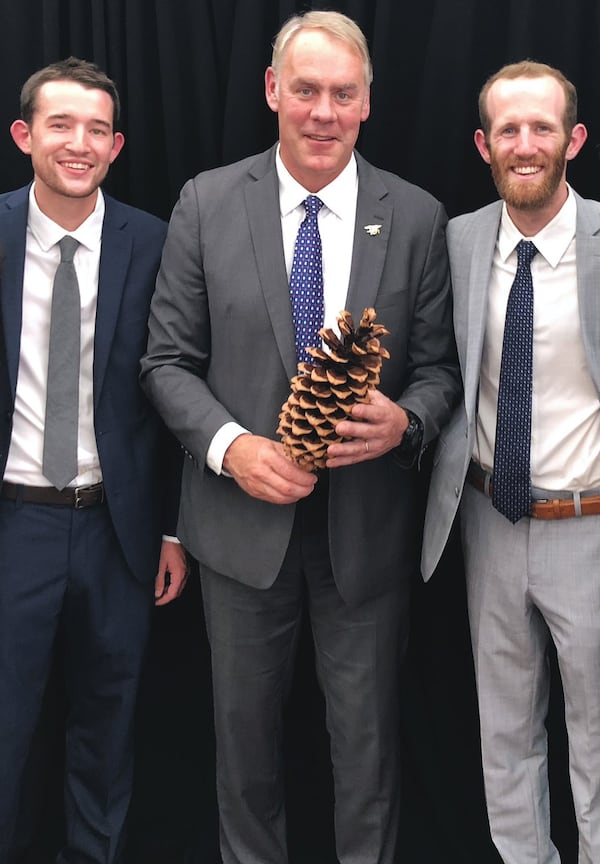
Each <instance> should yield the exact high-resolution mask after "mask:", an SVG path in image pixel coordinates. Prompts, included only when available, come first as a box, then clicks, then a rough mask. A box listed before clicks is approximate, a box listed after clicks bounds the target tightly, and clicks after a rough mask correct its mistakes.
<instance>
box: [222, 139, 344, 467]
mask: <svg viewBox="0 0 600 864" xmlns="http://www.w3.org/2000/svg"><path fill="white" fill-rule="evenodd" d="M275 161H276V168H277V176H278V178H279V208H280V215H281V231H282V235H283V253H284V257H285V266H286V270H287V275H288V280H289V277H290V273H291V270H292V262H293V260H294V246H295V243H296V235H297V234H298V228H299V227H300V223H301V222H302V220H303V219H304V217H305V216H306V209H305V207H304V203H303V202H304V199H305V198H307V197H308V196H309V195H310V194H311V193H310V192H309V191H308V190H307V189H305V188H304V187H303V186H301V185H300V183H298V182H297V181H296V180H295V179H294V178H293V177H292V175H291V174H290V172H289V171H288V170H287V168H286V167H285V165H284V164H283V162H282V160H281V156H280V153H279V148H277V154H276V159H275ZM317 194H318V197H319V198H320V199H321V201H322V202H323V207H321V209H320V211H319V215H318V223H319V234H320V235H321V247H322V255H323V296H324V305H325V309H324V326H325V327H331V328H332V329H333V330H336V331H337V332H338V333H339V331H338V328H337V317H338V315H339V314H340V312H342V311H343V310H344V309H345V306H346V297H347V295H348V285H349V282H350V269H351V266H352V249H353V246H354V225H355V221H356V203H357V200H358V170H357V167H356V159H355V158H354V155H353V156H352V157H351V159H350V161H349V162H348V164H347V165H346V167H345V168H344V170H343V171H342V172H341V173H340V174H339V175H338V176H337V177H336V178H335V180H333V181H332V182H331V183H329V184H328V185H327V186H325V187H324V188H323V189H321V190H320V191H319V192H318V193H317ZM247 431H248V430H247V429H244V427H243V426H240V425H239V424H238V423H226V424H225V425H224V426H222V427H221V428H220V429H219V431H218V432H217V433H216V434H215V435H214V437H213V439H212V441H211V442H210V445H209V448H208V451H207V454H206V463H207V465H208V467H209V468H211V469H212V470H213V471H214V472H215V473H216V474H220V473H221V470H222V465H223V458H224V456H225V452H226V450H227V448H228V447H229V445H230V444H231V443H232V441H234V440H235V439H236V438H237V437H238V436H239V435H242V434H244V433H245V432H247Z"/></svg>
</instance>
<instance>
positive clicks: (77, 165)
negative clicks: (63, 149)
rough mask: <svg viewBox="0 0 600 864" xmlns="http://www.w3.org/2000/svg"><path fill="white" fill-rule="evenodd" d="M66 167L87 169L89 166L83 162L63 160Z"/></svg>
mask: <svg viewBox="0 0 600 864" xmlns="http://www.w3.org/2000/svg"><path fill="white" fill-rule="evenodd" d="M63 165H64V166H65V168H77V169H78V170H85V169H86V168H87V167H88V166H87V165H85V164H84V163H83V162H63Z"/></svg>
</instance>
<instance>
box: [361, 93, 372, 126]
mask: <svg viewBox="0 0 600 864" xmlns="http://www.w3.org/2000/svg"><path fill="white" fill-rule="evenodd" d="M370 113H371V88H370V87H368V88H367V92H366V94H365V98H364V99H363V104H362V109H361V112H360V120H361V123H364V122H365V120H366V119H367V117H368V116H369V114H370Z"/></svg>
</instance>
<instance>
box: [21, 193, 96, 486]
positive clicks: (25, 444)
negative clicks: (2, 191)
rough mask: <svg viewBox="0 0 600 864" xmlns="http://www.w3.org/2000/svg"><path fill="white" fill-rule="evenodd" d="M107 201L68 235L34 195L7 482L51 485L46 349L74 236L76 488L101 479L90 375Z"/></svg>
mask: <svg viewBox="0 0 600 864" xmlns="http://www.w3.org/2000/svg"><path fill="white" fill-rule="evenodd" d="M103 219H104V198H103V196H102V192H101V191H100V190H98V198H97V201H96V207H95V209H94V212H93V213H91V214H90V216H88V218H87V219H86V220H85V222H83V223H82V224H81V225H80V226H79V227H78V228H77V229H76V230H75V231H65V229H64V228H61V226H60V225H57V224H56V222H53V221H52V220H51V219H49V218H48V217H47V216H45V215H44V214H43V213H42V211H41V210H40V208H39V207H38V205H37V202H36V200H35V194H34V186H32V187H31V190H30V192H29V216H28V220H27V238H26V245H25V271H24V274H23V307H22V308H23V316H22V325H21V343H20V354H19V372H18V377H17V390H16V396H15V407H14V416H13V428H12V437H11V441H10V448H9V451H8V459H7V463H6V470H5V472H4V480H6V481H7V482H10V483H23V484H26V485H29V486H49V485H50V483H49V481H48V480H47V479H46V478H45V477H44V475H43V473H42V454H43V447H44V420H45V414H46V382H47V377H48V344H49V335H50V313H51V305H52V285H53V282H54V275H55V273H56V269H57V267H58V264H59V261H60V249H59V247H58V245H57V244H58V241H59V240H60V239H61V238H62V237H64V236H65V234H69V235H70V236H72V237H75V239H76V240H78V241H79V243H80V245H79V247H78V248H77V250H76V252H75V256H74V259H73V263H74V265H75V271H76V273H77V279H78V282H79V292H80V296H81V357H80V372H79V438H78V447H77V460H78V474H77V477H76V478H75V479H74V480H73V482H72V483H71V484H70V485H72V486H85V485H88V484H90V483H96V482H98V481H99V480H101V479H102V473H101V471H100V461H99V458H98V450H97V448H96V438H95V433H94V404H93V381H92V370H93V363H94V332H95V322H96V301H97V297H98V273H99V268H100V246H101V237H102V222H103Z"/></svg>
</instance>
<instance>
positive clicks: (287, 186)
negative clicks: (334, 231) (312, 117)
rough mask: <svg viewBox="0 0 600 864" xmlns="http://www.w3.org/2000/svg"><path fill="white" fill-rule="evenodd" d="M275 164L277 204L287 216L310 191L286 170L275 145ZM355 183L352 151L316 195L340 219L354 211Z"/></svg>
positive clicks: (355, 174)
mask: <svg viewBox="0 0 600 864" xmlns="http://www.w3.org/2000/svg"><path fill="white" fill-rule="evenodd" d="M275 164H276V168H277V176H278V178H279V206H280V208H281V215H282V217H283V216H288V215H289V214H290V213H291V212H292V210H295V209H296V207H299V206H300V204H302V202H303V201H304V199H305V198H306V197H307V196H308V195H310V194H311V193H310V192H308V190H307V189H305V188H304V186H301V185H300V183H298V181H297V180H295V179H294V178H293V177H292V175H291V174H290V172H289V171H288V170H287V168H286V167H285V165H284V164H283V160H282V159H281V155H280V152H279V146H278V147H277V154H276V156H275ZM357 184H358V169H357V166H356V158H355V156H354V153H353V154H352V156H351V158H350V161H349V162H348V164H347V165H346V167H345V168H344V170H343V171H342V172H341V173H340V174H338V176H337V177H336V178H335V180H332V181H331V183H328V184H327V186H324V187H323V188H322V189H321V190H320V191H319V193H318V197H319V198H320V199H321V201H322V202H323V204H324V205H325V206H326V207H327V209H328V210H331V211H332V213H335V215H336V216H338V217H339V218H340V219H342V218H343V217H344V215H345V214H346V213H348V212H350V213H354V207H355V204H356V189H357ZM349 208H350V209H349Z"/></svg>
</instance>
